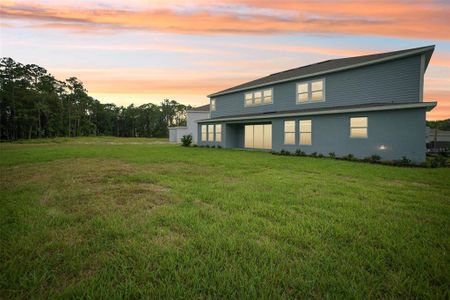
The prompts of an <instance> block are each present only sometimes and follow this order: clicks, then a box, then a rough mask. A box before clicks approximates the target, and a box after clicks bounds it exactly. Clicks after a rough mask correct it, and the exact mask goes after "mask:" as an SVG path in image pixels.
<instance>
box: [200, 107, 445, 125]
mask: <svg viewBox="0 0 450 300" xmlns="http://www.w3.org/2000/svg"><path fill="white" fill-rule="evenodd" d="M436 104H437V102H420V103H419V102H418V103H412V104H398V105H387V106H374V107H362V108H349V109H333V110H327V111H314V112H294V113H284V114H261V115H258V116H242V117H232V118H225V117H224V118H220V119H219V118H217V119H213V120H208V119H206V120H198V121H196V122H201V123H203V122H205V123H210V122H222V121H239V120H258V119H270V118H284V117H296V116H314V115H331V114H340V113H353V112H368V111H384V110H396V109H407V108H422V107H423V108H433V107H435V106H436Z"/></svg>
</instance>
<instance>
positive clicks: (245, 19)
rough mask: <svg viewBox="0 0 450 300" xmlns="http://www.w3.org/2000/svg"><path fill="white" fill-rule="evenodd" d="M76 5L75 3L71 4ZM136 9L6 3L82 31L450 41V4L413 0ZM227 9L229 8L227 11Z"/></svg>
mask: <svg viewBox="0 0 450 300" xmlns="http://www.w3.org/2000/svg"><path fill="white" fill-rule="evenodd" d="M69 3H70V2H69ZM170 4H171V2H170V1H168V4H167V5H165V6H164V5H157V6H154V7H151V6H148V5H143V4H141V5H136V6H135V7H131V8H120V7H114V6H111V7H106V8H105V6H104V5H103V6H99V5H97V6H95V5H93V7H86V6H85V5H84V6H83V5H79V6H63V5H61V4H58V2H55V3H52V4H38V3H37V2H35V3H34V2H31V3H28V4H20V5H18V4H16V3H14V2H13V3H4V4H2V5H1V6H0V13H1V14H2V16H3V18H4V19H5V20H8V19H10V20H11V19H12V20H25V21H27V22H29V23H30V24H32V26H36V27H46V28H52V29H61V30H74V31H77V32H98V31H100V32H104V31H117V30H145V31H153V32H170V33H178V34H278V33H311V34H349V35H377V36H390V37H403V38H426V39H442V40H448V39H450V31H449V30H446V29H447V28H449V27H450V18H448V15H449V14H450V6H449V5H446V4H445V3H434V2H426V1H424V2H411V1H407V2H404V1H389V2H387V1H373V2H370V1H345V2H340V3H333V2H330V1H292V0H288V1H265V0H260V1H255V0H253V1H252V0H242V1H238V0H235V1H234V0H227V1H224V2H223V3H222V4H221V5H217V4H214V3H212V2H208V1H206V2H204V1H203V3H202V4H203V5H197V6H196V5H195V3H194V4H191V5H189V6H187V5H185V6H182V5H172V6H171V5H170ZM225 8H226V9H225Z"/></svg>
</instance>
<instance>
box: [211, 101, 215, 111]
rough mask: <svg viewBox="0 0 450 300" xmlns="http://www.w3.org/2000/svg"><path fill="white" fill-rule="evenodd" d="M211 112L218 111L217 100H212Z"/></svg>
mask: <svg viewBox="0 0 450 300" xmlns="http://www.w3.org/2000/svg"><path fill="white" fill-rule="evenodd" d="M210 110H211V111H215V110H216V99H211V101H210Z"/></svg>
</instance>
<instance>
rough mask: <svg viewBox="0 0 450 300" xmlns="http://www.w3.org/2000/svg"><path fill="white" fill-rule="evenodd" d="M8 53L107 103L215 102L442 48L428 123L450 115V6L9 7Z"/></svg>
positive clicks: (201, 2)
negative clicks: (232, 93)
mask: <svg viewBox="0 0 450 300" xmlns="http://www.w3.org/2000/svg"><path fill="white" fill-rule="evenodd" d="M0 14H1V18H0V55H1V56H2V57H3V56H8V57H11V58H13V59H14V60H16V61H19V62H21V63H25V64H27V63H34V64H38V65H40V66H42V67H44V68H46V69H47V70H48V71H49V72H50V73H51V74H53V75H54V76H55V77H56V78H58V79H60V80H63V79H65V78H68V77H71V76H76V77H78V78H79V79H80V80H81V81H82V82H83V83H84V84H85V86H86V88H87V90H88V92H89V95H91V96H93V97H94V98H97V99H98V100H100V101H101V102H103V103H115V104H116V105H125V106H127V105H129V104H131V103H134V104H135V105H140V104H143V103H149V102H152V103H159V102H161V101H162V100H163V99H165V98H168V99H173V100H176V101H178V102H181V103H183V104H190V105H193V106H197V105H202V104H206V103H208V98H207V97H206V95H208V94H211V93H213V92H217V91H219V90H222V89H225V88H228V87H231V86H233V85H237V84H240V83H243V82H246V81H249V80H252V79H256V78H258V77H263V76H266V75H269V74H271V73H275V72H279V71H282V70H285V69H290V68H295V67H299V66H302V65H307V64H311V63H314V62H319V61H323V60H328V59H333V58H341V57H347V56H356V55H364V54H371V53H377V52H386V51H395V50H401V49H405V48H413V47H421V46H427V45H436V49H435V52H434V54H433V57H432V59H431V61H430V65H429V66H428V69H427V72H426V76H425V88H424V91H425V96H424V101H437V102H438V106H437V108H435V109H434V110H433V111H431V112H429V113H427V119H429V120H436V119H445V118H450V0H441V1H430V0H421V1H412V0H409V1H406V0H405V1H399V0H389V1H384V0H376V1H368V0H366V1H356V0H349V1H329V0H319V1H311V0H310V1H303V0H286V1H282V0H223V1H211V0H198V1H195V0H190V1H187V0H164V1H162V0H154V1H150V0H146V1H145V0H122V1H113V0H93V1H88V0H77V1H75V0H65V1H62V0H59V1H58V0H42V1H27V0H24V1H9V0H0Z"/></svg>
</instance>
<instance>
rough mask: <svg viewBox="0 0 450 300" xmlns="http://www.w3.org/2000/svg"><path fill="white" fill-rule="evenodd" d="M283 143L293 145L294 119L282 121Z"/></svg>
mask: <svg viewBox="0 0 450 300" xmlns="http://www.w3.org/2000/svg"><path fill="white" fill-rule="evenodd" d="M284 144H285V145H295V121H293V120H292V121H284Z"/></svg>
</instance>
